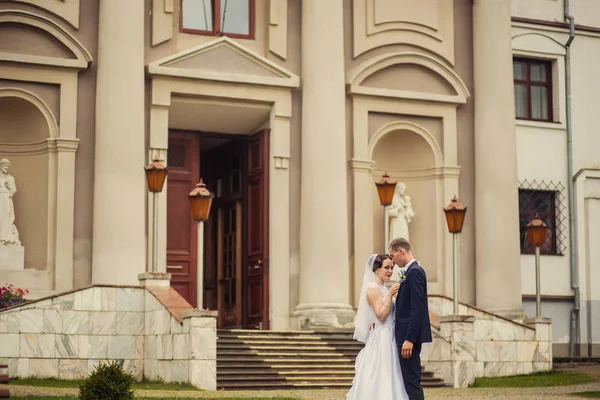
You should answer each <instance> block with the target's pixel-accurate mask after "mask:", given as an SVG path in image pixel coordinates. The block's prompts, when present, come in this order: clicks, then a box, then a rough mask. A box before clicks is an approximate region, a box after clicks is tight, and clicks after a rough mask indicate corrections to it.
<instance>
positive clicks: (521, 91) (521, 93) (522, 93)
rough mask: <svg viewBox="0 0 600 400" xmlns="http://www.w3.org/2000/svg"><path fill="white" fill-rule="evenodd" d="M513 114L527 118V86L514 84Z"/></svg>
mask: <svg viewBox="0 0 600 400" xmlns="http://www.w3.org/2000/svg"><path fill="white" fill-rule="evenodd" d="M515 114H516V115H517V118H528V117H529V116H528V115H527V114H528V113H527V86H526V85H523V84H520V83H516V84H515Z"/></svg>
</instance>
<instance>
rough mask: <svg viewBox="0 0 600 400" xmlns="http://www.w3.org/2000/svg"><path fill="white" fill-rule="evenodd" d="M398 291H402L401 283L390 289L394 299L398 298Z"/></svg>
mask: <svg viewBox="0 0 600 400" xmlns="http://www.w3.org/2000/svg"><path fill="white" fill-rule="evenodd" d="M398 290H400V284H399V283H396V284H394V285H392V287H391V288H390V296H392V297H394V296H396V295H397V294H398Z"/></svg>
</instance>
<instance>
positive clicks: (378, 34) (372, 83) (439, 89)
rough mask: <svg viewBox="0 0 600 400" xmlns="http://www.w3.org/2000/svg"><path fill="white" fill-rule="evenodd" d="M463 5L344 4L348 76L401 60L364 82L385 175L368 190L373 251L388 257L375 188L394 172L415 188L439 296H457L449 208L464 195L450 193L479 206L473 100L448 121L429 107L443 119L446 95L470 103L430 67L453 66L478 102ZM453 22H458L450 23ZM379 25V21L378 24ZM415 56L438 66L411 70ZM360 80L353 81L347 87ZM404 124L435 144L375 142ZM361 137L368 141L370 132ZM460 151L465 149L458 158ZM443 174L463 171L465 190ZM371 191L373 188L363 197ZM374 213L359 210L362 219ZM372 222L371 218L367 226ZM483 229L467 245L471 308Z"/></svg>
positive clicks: (352, 117)
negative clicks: (446, 218) (453, 168)
mask: <svg viewBox="0 0 600 400" xmlns="http://www.w3.org/2000/svg"><path fill="white" fill-rule="evenodd" d="M454 3H455V4H452V2H442V1H437V0H432V1H428V2H426V3H420V4H419V6H418V7H413V5H411V4H410V3H408V2H405V3H403V4H402V10H403V12H402V13H395V12H394V11H393V8H389V7H390V4H391V3H390V2H389V1H386V0H361V1H354V2H350V1H346V2H345V3H344V12H345V21H344V23H345V26H347V27H352V29H345V57H346V60H345V62H346V71H347V75H352V74H358V73H360V72H359V71H360V70H361V68H364V66H365V65H368V64H369V63H374V64H373V65H375V64H376V63H379V62H381V61H380V60H382V59H384V58H385V57H386V56H394V55H399V57H400V59H399V61H398V63H397V64H391V65H389V66H387V67H385V68H383V69H380V70H378V71H377V72H375V73H374V74H372V75H370V76H367V77H366V79H364V80H362V81H361V82H360V84H359V86H360V87H361V88H362V87H364V88H369V89H365V90H371V93H370V94H371V95H370V96H364V97H360V98H359V97H358V96H357V98H359V99H360V102H361V104H363V103H364V104H365V107H366V108H368V109H369V111H368V126H367V127H366V129H367V130H368V136H367V137H366V140H367V141H369V146H371V141H373V140H375V141H377V142H376V145H375V148H374V150H373V158H372V159H371V160H370V161H374V162H375V164H374V168H375V169H374V171H373V174H372V175H373V176H372V182H371V184H370V187H369V188H368V190H370V191H371V193H370V198H371V199H372V206H370V207H369V211H367V212H368V213H369V214H372V224H373V227H372V234H371V236H372V240H373V242H372V246H370V247H369V251H375V252H380V251H384V249H385V245H384V243H383V242H384V238H383V225H384V217H383V209H382V207H381V206H380V205H379V200H378V198H377V195H376V191H375V186H374V182H375V181H376V180H378V179H379V178H380V176H381V174H382V173H383V171H388V172H389V173H390V175H392V177H393V178H395V179H398V180H400V181H404V182H405V183H407V191H406V193H407V194H408V195H410V196H411V198H412V200H413V208H414V209H415V212H416V213H417V216H415V218H414V219H413V221H412V223H411V225H410V231H411V240H412V242H413V246H414V248H415V252H416V255H417V258H419V260H420V261H421V263H422V264H423V265H424V268H425V269H426V271H427V274H428V280H429V282H430V283H431V284H432V285H431V287H430V291H432V292H433V293H448V290H450V287H449V282H450V279H451V276H450V275H449V271H448V270H447V267H448V266H449V262H451V259H448V258H447V257H448V251H449V250H450V249H449V247H448V246H449V242H448V241H447V234H446V233H445V232H446V229H445V227H444V226H442V224H443V213H442V210H441V208H442V207H443V206H445V205H446V203H448V202H449V201H450V197H449V196H451V195H453V194H454V193H452V194H449V191H453V192H456V194H457V195H459V197H460V199H461V202H462V203H463V204H465V205H467V206H469V205H471V209H472V208H473V204H474V182H473V168H474V158H473V108H472V105H471V103H472V101H471V100H470V99H468V100H467V101H466V104H462V103H460V104H458V106H457V108H456V111H453V110H452V111H450V109H448V112H447V113H444V112H442V111H437V112H436V111H433V110H429V109H427V106H431V107H437V106H439V110H442V109H443V108H442V107H441V104H439V103H437V101H438V100H437V99H438V98H441V97H437V96H449V97H451V96H460V95H462V93H458V92H457V89H456V86H452V84H451V83H450V81H449V80H448V76H446V77H443V76H442V75H440V72H439V71H435V70H434V69H432V67H431V66H427V63H428V62H431V63H440V64H444V65H447V66H448V67H449V69H450V70H452V71H453V73H455V74H456V75H457V77H458V78H457V79H459V80H460V81H462V83H463V84H464V85H465V86H466V89H467V90H468V91H469V92H471V93H472V91H473V88H472V81H473V68H472V52H473V48H472V39H471V38H472V10H471V7H472V5H471V4H467V3H466V2H454ZM386 10H387V11H386ZM425 10H426V11H425ZM450 14H451V15H453V18H447V17H443V16H447V15H450ZM365 16H366V17H365ZM371 18H372V21H373V22H370V21H371ZM365 21H366V22H365ZM434 38H435V39H434ZM403 54H404V56H402V55H403ZM406 54H416V55H417V56H416V59H420V57H423V59H427V60H428V61H426V62H425V63H422V64H418V63H416V62H415V61H414V60H410V61H409V60H407V61H402V60H401V57H407V56H406ZM410 57H413V56H410ZM429 60H431V61H429ZM350 79H351V78H350V77H347V80H350ZM351 90H352V89H351ZM386 91H388V93H386ZM375 93H377V94H375ZM392 93H396V94H392ZM419 98H420V99H419ZM417 99H419V100H417ZM356 101H357V102H358V101H359V100H356ZM378 103H379V104H378ZM383 104H385V107H386V108H388V109H389V110H390V111H388V112H384V111H380V110H378V109H377V108H378V107H379V108H382V107H384V106H383ZM357 112H358V111H357V109H356V108H353V106H352V103H349V106H348V109H347V114H348V115H349V117H348V120H347V121H348V123H347V133H348V135H347V141H348V143H347V145H348V150H347V151H348V159H349V160H350V159H352V158H353V157H356V156H357V154H359V153H357V148H356V146H357V142H356V140H357V131H358V132H360V131H361V130H362V129H365V127H363V126H357V125H356V122H353V121H359V120H360V119H361V118H362V117H360V116H358V114H357ZM399 122H402V123H404V122H408V123H410V124H416V125H418V127H419V129H420V128H423V129H424V130H425V131H426V132H427V134H428V135H430V137H431V138H432V139H431V141H430V143H428V142H427V141H426V140H424V139H423V137H422V136H420V135H418V134H416V133H415V132H414V131H411V130H410V129H409V130H406V129H404V130H402V129H399V130H394V131H392V132H389V133H387V134H386V136H385V137H383V138H376V137H374V136H375V135H376V133H377V132H378V130H385V127H386V125H388V124H393V123H399ZM358 135H361V136H365V135H364V134H363V133H358ZM454 135H456V137H454ZM362 140H365V139H362ZM448 141H449V142H448ZM432 146H433V147H432ZM436 146H437V149H439V150H437V149H436ZM454 146H456V150H453V149H454V148H455V147H454ZM436 151H439V153H438V158H437V160H434V153H435V152H436ZM454 151H456V152H454ZM448 152H452V153H448ZM442 160H443V161H442ZM453 160H456V161H453ZM443 165H446V166H447V165H458V166H460V175H459V178H458V179H459V181H458V186H457V187H456V188H455V189H449V188H450V187H451V186H448V183H444V182H448V179H450V180H452V179H453V178H450V177H451V176H452V175H450V174H448V172H444V173H441V174H444V175H443V176H445V177H446V178H440V176H439V175H437V176H436V175H435V174H431V175H430V172H425V170H428V171H433V170H435V168H441V167H442V166H443ZM438 173H439V172H438ZM351 175H352V173H351ZM351 179H352V178H351ZM365 189H366V187H365V188H364V189H363V190H365ZM359 192H360V191H359V190H358V189H357V188H356V187H352V186H351V187H350V188H349V196H348V197H349V198H350V199H351V201H350V203H349V204H353V205H354V206H356V204H361V206H359V207H362V203H360V202H359V200H357V198H356V196H357V193H359ZM446 192H447V193H446ZM446 197H448V198H446ZM364 212H365V211H362V210H356V211H355V213H359V214H360V213H364ZM355 218H357V214H354V215H353V216H352V217H351V226H352V225H353V230H354V232H353V236H355V235H357V233H358V231H357V230H358V229H361V228H360V227H361V226H362V225H361V224H362V222H361V223H357V221H356V220H355ZM368 219H369V218H367V217H365V219H364V221H365V222H366V221H367V220H368ZM353 220H354V222H353V223H352V221H353ZM442 228H443V229H442ZM473 230H474V222H473V215H472V214H470V215H469V216H468V217H467V220H466V223H465V227H464V234H463V236H462V239H461V245H462V248H461V273H462V278H461V300H463V301H468V302H472V303H474V302H475V281H474V279H473V276H474V257H475V256H474V250H475V243H474V234H473ZM351 240H352V239H351ZM354 240H355V241H356V239H354ZM354 251H355V253H354V256H355V257H357V259H354V260H353V262H352V269H353V272H352V275H353V277H354V286H353V288H354V292H356V291H357V290H358V289H357V286H359V285H360V279H362V268H363V267H364V260H361V259H358V258H361V257H362V258H365V256H366V255H367V254H366V252H367V251H366V247H365V251H359V250H357V249H354ZM356 251H358V253H356ZM359 253H364V254H360V255H359ZM355 294H356V293H355ZM448 294H449V293H448Z"/></svg>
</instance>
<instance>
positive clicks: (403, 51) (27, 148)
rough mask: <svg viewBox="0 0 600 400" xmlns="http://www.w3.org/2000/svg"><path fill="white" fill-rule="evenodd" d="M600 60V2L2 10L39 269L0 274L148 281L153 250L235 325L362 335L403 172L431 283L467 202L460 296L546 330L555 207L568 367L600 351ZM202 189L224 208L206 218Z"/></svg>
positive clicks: (28, 283)
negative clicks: (451, 212)
mask: <svg viewBox="0 0 600 400" xmlns="http://www.w3.org/2000/svg"><path fill="white" fill-rule="evenodd" d="M565 2H566V3H565ZM570 16H572V17H573V18H574V20H573V19H571V20H570V19H569V18H568V17H570ZM571 22H572V26H571V25H570V23H571ZM597 58H600V3H598V2H597V1H595V0H571V1H568V0H533V1H532V0H527V1H525V0H512V1H509V0H454V1H451V0H421V1H419V2H418V5H417V4H416V3H415V2H412V1H408V0H394V1H392V0H355V1H350V0H346V1H341V0H336V1H329V0H328V1H323V0H302V1H300V0H289V1H286V0H238V1H227V0H212V1H211V0H128V1H122V0H63V1H58V0H44V1H42V0H0V159H1V158H6V159H8V160H10V162H11V164H10V169H9V173H10V174H11V175H12V176H13V177H14V178H15V181H16V186H17V188H18V191H17V192H16V194H15V195H14V196H13V197H12V201H13V203H14V208H15V225H16V226H17V227H18V230H19V235H20V241H21V243H22V245H23V247H24V261H22V262H21V263H20V264H19V262H18V257H17V256H15V255H14V254H13V253H14V251H15V250H14V249H9V250H7V249H6V248H8V247H11V246H4V247H5V248H2V247H0V256H1V255H2V254H3V253H2V252H4V258H0V260H9V258H10V260H11V262H10V269H9V262H8V261H6V262H4V267H3V266H2V265H0V281H2V282H3V283H4V282H5V281H6V282H7V283H13V284H15V285H17V286H20V287H25V288H28V289H30V290H31V291H32V293H31V296H33V297H41V296H45V295H48V294H53V293H59V292H63V291H67V290H71V289H73V288H80V287H84V286H88V285H91V284H122V285H131V284H137V282H138V275H139V274H140V273H143V272H145V271H150V270H152V265H153V249H154V243H155V242H156V243H157V244H158V245H157V266H158V271H160V272H169V273H171V275H172V280H171V285H172V286H173V287H175V288H176V289H177V290H178V292H179V293H180V294H181V295H182V296H183V297H185V298H186V299H187V300H188V301H189V302H190V304H192V305H195V306H196V305H198V306H201V307H203V308H209V309H213V310H218V312H219V320H218V321H219V322H218V323H219V326H222V327H233V326H235V327H246V328H257V329H276V330H288V329H297V328H302V329H307V328H311V327H322V326H328V327H331V326H333V327H350V326H352V318H353V315H354V307H355V306H356V304H357V302H358V301H357V299H356V297H357V295H358V293H357V292H358V290H359V289H360V284H361V280H362V276H363V272H364V268H365V263H366V260H367V258H368V256H369V255H370V254H371V253H373V252H378V251H379V252H382V251H384V250H385V247H386V245H385V243H384V226H385V225H386V224H385V221H384V212H383V208H382V207H381V206H380V204H379V200H378V198H377V194H376V189H375V185H374V183H375V182H376V181H377V180H379V179H380V177H381V176H382V174H383V173H384V172H388V173H389V174H390V175H391V177H392V178H393V179H395V180H398V181H400V182H404V183H405V184H406V194H408V195H409V196H410V198H411V201H412V208H413V210H414V213H415V215H414V216H413V217H412V219H411V221H410V224H409V231H410V239H411V242H412V243H413V247H414V251H415V254H416V256H417V257H418V259H419V260H420V262H421V264H422V265H423V267H424V268H425V270H426V271H427V274H428V280H429V292H430V293H433V294H439V295H447V296H452V291H453V286H452V282H453V281H452V259H453V253H452V250H453V249H452V238H451V236H450V235H449V234H448V232H447V228H446V225H445V224H446V223H445V219H444V214H443V211H442V208H443V207H444V206H445V205H447V204H448V203H449V201H450V199H451V198H452V197H453V196H454V195H455V194H456V195H458V196H459V198H460V201H461V202H462V203H463V204H464V205H466V206H468V214H467V219H466V222H465V227H464V230H463V233H462V235H461V243H460V295H459V298H460V301H461V302H464V303H468V304H471V305H476V306H477V307H479V308H482V309H484V310H486V311H489V312H492V313H495V314H498V315H501V316H504V317H508V318H511V319H523V318H524V316H525V315H528V316H534V315H535V301H534V294H535V275H534V257H533V256H532V249H531V246H530V245H529V243H527V242H526V238H525V235H524V227H525V226H526V224H527V222H528V221H529V220H530V219H532V218H533V217H535V216H536V215H538V216H540V217H541V218H542V219H543V220H544V221H545V222H546V223H547V224H548V226H549V228H550V229H549V231H548V232H549V233H548V237H547V241H546V243H545V244H544V246H543V247H542V250H541V251H542V257H541V259H542V260H541V264H542V273H541V290H542V301H543V307H542V311H543V315H544V316H547V317H551V318H552V320H553V334H554V338H553V339H554V354H555V355H566V354H568V353H569V350H571V353H572V354H580V355H584V356H586V355H596V356H597V355H598V354H600V353H599V352H600V347H599V346H600V324H599V323H598V322H597V321H598V320H599V319H598V317H599V316H600V292H599V291H598V289H597V288H595V287H594V285H593V282H595V281H598V278H599V275H600V251H599V250H598V249H597V248H596V247H597V246H594V243H598V241H599V240H600V228H598V226H600V156H598V154H597V151H595V149H596V148H597V147H598V146H596V144H599V143H598V142H599V141H600V139H598V137H597V136H598V135H597V134H596V130H597V122H596V119H595V116H596V112H595V109H596V108H597V107H598V106H600V95H599V93H600V90H596V89H600V76H598V74H596V73H595V67H594V65H595V60H596V59H597ZM154 158H158V159H160V160H162V161H163V162H164V163H165V164H166V165H167V166H168V168H169V175H168V180H167V183H166V184H165V188H164V190H163V191H162V192H161V193H160V194H159V195H158V196H157V198H156V200H157V212H156V213H154V212H153V209H154V207H153V206H154V198H153V197H152V196H151V194H150V193H148V191H147V187H146V183H145V177H144V170H143V167H144V166H145V165H146V164H148V163H150V162H151V161H152V160H153V159H154ZM200 179H202V180H203V181H204V182H205V183H206V184H207V186H208V188H209V189H210V190H211V191H213V192H214V193H215V199H214V202H213V207H212V210H211V217H210V219H209V220H208V221H207V222H206V223H205V224H203V225H199V226H198V225H197V224H196V223H195V221H194V220H193V219H192V215H191V212H190V208H189V205H188V199H187V196H188V193H189V191H190V190H192V189H193V187H194V186H195V184H196V183H197V182H198V181H199V180H200ZM0 217H1V216H0ZM155 222H156V226H157V229H156V231H155V230H154V228H153V227H154V223H155ZM199 230H201V231H199ZM155 233H156V235H157V236H156V238H155V237H154V235H155ZM199 237H200V238H201V240H198V238H199ZM199 242H200V245H199V244H198V243H199ZM12 247H14V246H12ZM199 250H200V251H199ZM9 251H13V253H10V254H9ZM199 254H200V257H199ZM15 257H17V258H15ZM15 260H17V261H15ZM594 320H595V321H596V322H595V323H594V322H593V321H594Z"/></svg>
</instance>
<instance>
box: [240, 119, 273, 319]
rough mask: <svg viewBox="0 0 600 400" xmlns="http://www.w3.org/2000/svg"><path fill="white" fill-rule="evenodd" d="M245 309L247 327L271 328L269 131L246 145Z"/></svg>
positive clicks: (266, 130) (255, 135) (255, 136)
mask: <svg viewBox="0 0 600 400" xmlns="http://www.w3.org/2000/svg"><path fill="white" fill-rule="evenodd" d="M246 160H247V180H246V182H247V185H246V190H247V192H246V199H247V201H246V207H247V208H246V213H245V214H246V215H247V219H246V244H247V251H246V263H245V274H244V275H245V281H246V284H245V285H244V286H245V298H246V302H245V307H244V308H245V310H244V311H245V312H244V314H245V315H244V320H245V325H246V327H247V328H250V329H269V312H268V311H269V259H268V256H269V130H268V129H265V130H264V131H260V132H257V133H255V134H254V135H252V136H251V137H250V140H249V142H248V145H247V157H246Z"/></svg>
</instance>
